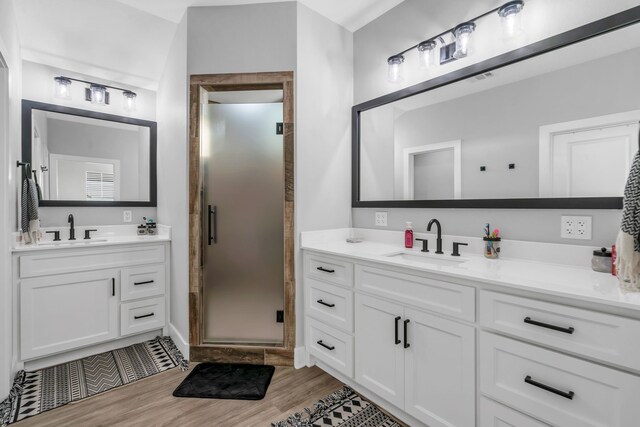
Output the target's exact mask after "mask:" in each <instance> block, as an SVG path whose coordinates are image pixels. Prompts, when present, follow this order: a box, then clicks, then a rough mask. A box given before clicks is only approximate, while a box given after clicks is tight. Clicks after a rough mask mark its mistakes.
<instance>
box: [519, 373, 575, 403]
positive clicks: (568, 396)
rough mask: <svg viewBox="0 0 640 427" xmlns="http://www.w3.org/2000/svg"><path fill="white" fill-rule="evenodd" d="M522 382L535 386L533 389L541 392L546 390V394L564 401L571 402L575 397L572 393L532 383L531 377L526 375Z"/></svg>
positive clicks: (535, 382)
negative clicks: (539, 389) (559, 397)
mask: <svg viewBox="0 0 640 427" xmlns="http://www.w3.org/2000/svg"><path fill="white" fill-rule="evenodd" d="M524 382H525V383H527V384H531V385H532V386H535V387H538V388H541V389H543V390H546V391H548V392H551V393H553V394H557V395H558V396H562V397H564V398H565V399H569V400H572V399H573V396H574V395H575V393H574V392H572V391H562V390H558V389H557V388H553V387H551V386H548V385H546V384H542V383H539V382H538V381H534V380H532V379H531V375H527V376H526V377H525V379H524Z"/></svg>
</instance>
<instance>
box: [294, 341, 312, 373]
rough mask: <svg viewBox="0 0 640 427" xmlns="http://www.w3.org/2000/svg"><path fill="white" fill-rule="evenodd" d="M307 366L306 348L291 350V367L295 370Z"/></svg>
mask: <svg viewBox="0 0 640 427" xmlns="http://www.w3.org/2000/svg"><path fill="white" fill-rule="evenodd" d="M305 366H309V355H308V354H307V348H306V347H304V346H301V347H296V348H295V349H293V367H294V368H296V369H300V368H304V367H305Z"/></svg>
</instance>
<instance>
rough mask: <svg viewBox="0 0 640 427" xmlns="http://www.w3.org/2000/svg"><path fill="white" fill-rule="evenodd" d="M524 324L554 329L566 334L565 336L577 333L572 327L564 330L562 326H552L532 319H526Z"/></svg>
mask: <svg viewBox="0 0 640 427" xmlns="http://www.w3.org/2000/svg"><path fill="white" fill-rule="evenodd" d="M524 323H528V324H530V325H535V326H540V327H541V328H547V329H553V330H554V331H558V332H564V333H565V334H572V333H573V331H575V329H573V328H572V327H568V328H563V327H562V326H556V325H550V324H548V323H543V322H538V321H537V320H531V318H530V317H525V318H524Z"/></svg>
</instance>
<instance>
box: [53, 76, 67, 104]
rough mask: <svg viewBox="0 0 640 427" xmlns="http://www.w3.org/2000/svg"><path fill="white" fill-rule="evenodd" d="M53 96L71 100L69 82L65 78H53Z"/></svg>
mask: <svg viewBox="0 0 640 427" xmlns="http://www.w3.org/2000/svg"><path fill="white" fill-rule="evenodd" d="M53 80H54V81H55V84H54V87H53V96H54V97H55V98H58V99H70V98H71V80H70V79H68V78H67V77H62V76H60V77H54V78H53Z"/></svg>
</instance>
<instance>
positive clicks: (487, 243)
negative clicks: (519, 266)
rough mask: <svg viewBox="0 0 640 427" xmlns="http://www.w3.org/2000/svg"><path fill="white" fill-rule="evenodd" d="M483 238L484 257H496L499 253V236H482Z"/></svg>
mask: <svg viewBox="0 0 640 427" xmlns="http://www.w3.org/2000/svg"><path fill="white" fill-rule="evenodd" d="M482 240H484V257H485V258H489V259H496V258H498V256H499V255H500V240H501V238H500V237H483V238H482Z"/></svg>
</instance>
